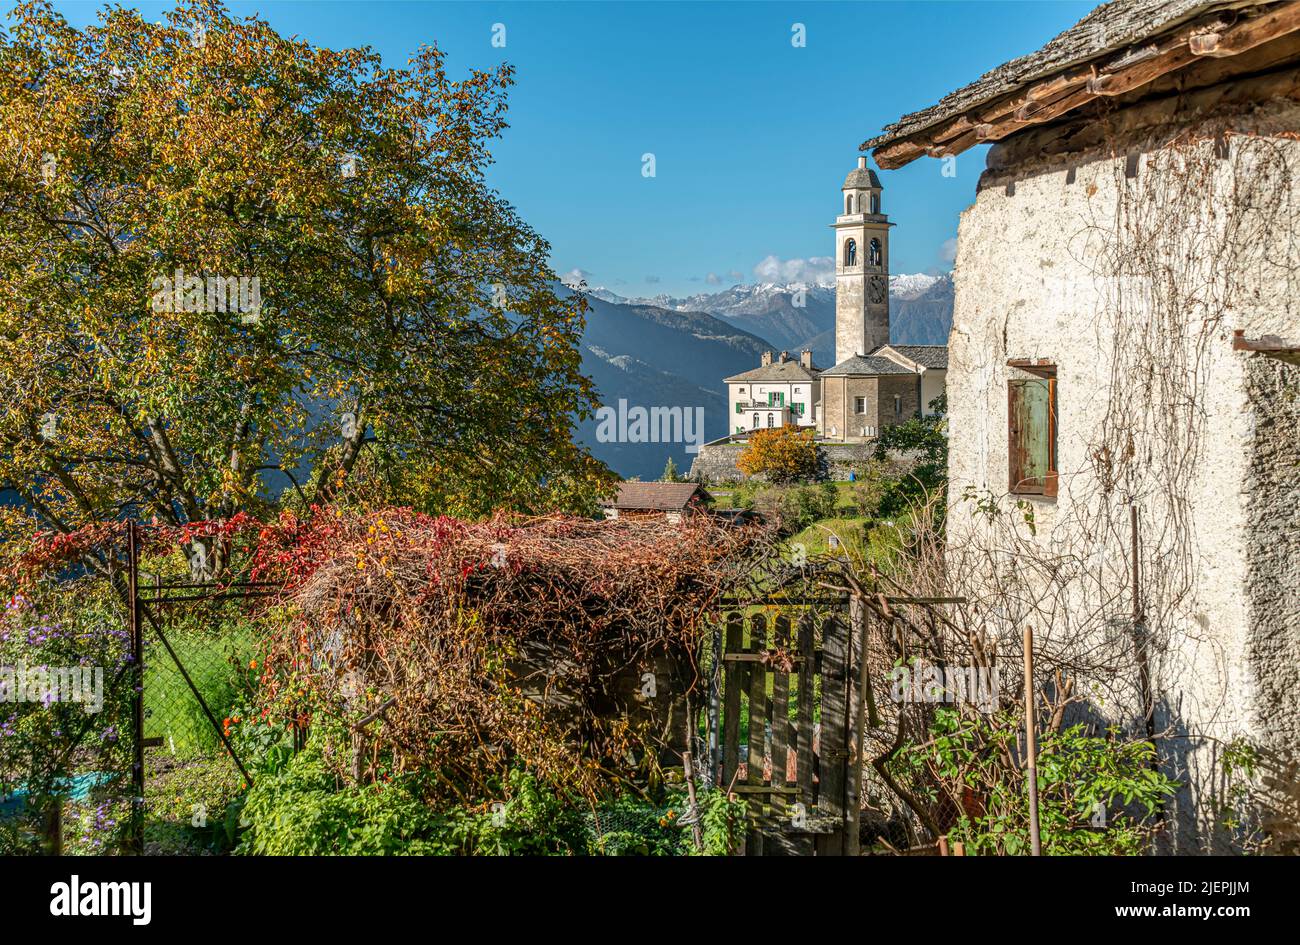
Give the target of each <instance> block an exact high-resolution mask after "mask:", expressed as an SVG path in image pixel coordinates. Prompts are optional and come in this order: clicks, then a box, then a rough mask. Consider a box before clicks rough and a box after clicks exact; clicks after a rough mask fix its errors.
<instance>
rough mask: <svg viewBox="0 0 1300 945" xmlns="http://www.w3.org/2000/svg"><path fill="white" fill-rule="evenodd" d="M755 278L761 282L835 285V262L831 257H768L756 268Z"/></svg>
mask: <svg viewBox="0 0 1300 945" xmlns="http://www.w3.org/2000/svg"><path fill="white" fill-rule="evenodd" d="M754 278H755V279H757V280H758V281H759V282H777V283H790V282H803V283H813V284H815V285H834V284H835V260H834V259H832V258H831V257H830V256H809V257H808V258H807V259H781V258H780V257H779V256H775V255H773V256H766V257H764V258H763V259H762V260H760V261H759V262H758V264H757V265H755V266H754Z"/></svg>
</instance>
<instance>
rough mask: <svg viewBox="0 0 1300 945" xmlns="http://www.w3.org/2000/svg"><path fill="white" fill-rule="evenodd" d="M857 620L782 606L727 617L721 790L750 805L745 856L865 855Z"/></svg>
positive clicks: (838, 611) (844, 613)
mask: <svg viewBox="0 0 1300 945" xmlns="http://www.w3.org/2000/svg"><path fill="white" fill-rule="evenodd" d="M828 604H829V605H830V606H829V607H828V606H827V605H828ZM814 605H816V606H814ZM849 610H850V608H849V606H848V604H847V602H844V601H838V600H832V601H829V602H827V601H804V602H788V601H783V602H782V603H781V604H780V605H773V606H767V607H763V608H762V609H752V608H751V609H749V612H748V613H747V612H745V611H742V610H740V609H736V610H732V611H729V612H727V613H725V614H724V617H723V629H722V633H721V634H720V635H721V637H722V639H721V641H720V642H721V646H720V647H719V648H718V651H719V652H720V653H721V660H720V674H719V675H720V677H721V679H720V687H719V688H720V693H719V696H718V699H719V701H720V706H719V711H718V713H717V716H718V718H717V723H716V724H717V725H718V727H719V728H720V738H719V739H718V745H719V746H720V753H721V764H720V770H718V784H719V786H721V787H722V788H724V789H730V790H731V791H732V792H734V793H736V794H738V795H741V796H743V797H744V798H745V800H746V801H747V802H748V807H749V821H750V824H749V830H748V831H747V834H746V839H745V848H744V852H745V853H746V854H747V855H751V856H754V855H768V856H773V855H776V856H782V855H785V856H790V855H794V856H800V855H804V856H807V855H813V854H817V855H819V856H836V855H856V853H857V852H858V850H857V816H856V815H857V807H858V805H857V792H858V779H857V778H856V777H853V776H851V766H850V759H851V758H853V757H857V756H858V755H859V753H860V746H859V744H858V742H857V740H856V739H857V736H858V733H857V730H858V726H857V725H856V724H855V719H856V706H857V691H858V687H857V686H856V685H855V684H854V682H855V673H854V671H853V669H854V663H855V661H854V659H853V658H852V655H851V653H852V643H853V639H854V632H853V631H854V628H853V625H852V624H853V620H852V619H851V617H850V614H849ZM742 749H743V754H742Z"/></svg>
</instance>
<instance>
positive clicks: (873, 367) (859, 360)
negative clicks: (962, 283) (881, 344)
mask: <svg viewBox="0 0 1300 945" xmlns="http://www.w3.org/2000/svg"><path fill="white" fill-rule="evenodd" d="M876 350H880V349H878V348H877V349H876ZM915 373H916V372H915V371H909V370H908V369H907V368H905V367H903V365H901V364H899V363H898V362H897V361H894V360H891V359H890V358H886V357H885V356H884V355H876V354H865V355H864V354H855V355H854V356H853V357H851V358H845V359H844V360H843V361H841V362H840V363H839V364H837V365H835V367H833V368H827V369H826V370H825V371H822V377H840V376H841V375H845V376H847V375H866V376H868V377H873V376H879V375H882V374H915Z"/></svg>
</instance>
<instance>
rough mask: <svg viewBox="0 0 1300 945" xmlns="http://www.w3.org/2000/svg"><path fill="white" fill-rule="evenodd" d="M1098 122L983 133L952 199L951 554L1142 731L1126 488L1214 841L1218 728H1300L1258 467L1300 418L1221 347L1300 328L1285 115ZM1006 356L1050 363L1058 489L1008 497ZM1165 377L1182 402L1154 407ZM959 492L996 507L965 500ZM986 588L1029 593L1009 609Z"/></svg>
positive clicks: (1296, 161) (1169, 698)
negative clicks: (970, 172) (959, 200)
mask: <svg viewBox="0 0 1300 945" xmlns="http://www.w3.org/2000/svg"><path fill="white" fill-rule="evenodd" d="M1114 118H1115V124H1114V125H1113V127H1112V128H1111V133H1110V134H1107V133H1106V131H1105V129H1101V130H1097V129H1095V128H1090V129H1083V130H1081V131H1080V132H1079V133H1078V134H1077V135H1075V136H1074V137H1073V138H1071V136H1070V135H1069V134H1064V135H1063V134H1061V133H1060V132H1057V131H1047V132H1043V133H1042V134H1041V136H1039V137H1038V138H1030V139H1029V140H1025V138H1024V136H1021V140H1019V141H1016V140H1015V139H1011V141H1009V142H1008V143H1007V145H1006V146H1003V147H1001V148H995V149H994V150H993V151H992V152H990V155H989V166H990V170H989V171H987V172H986V173H985V176H984V179H983V180H982V182H981V189H980V191H979V193H978V196H977V199H976V202H975V204H974V205H973V206H972V207H970V208H969V209H968V210H966V211H965V213H964V214H963V215H962V219H961V225H960V231H959V239H958V254H957V261H956V273H955V283H956V302H955V309H954V318H953V329H952V334H951V337H950V340H949V344H950V348H949V371H948V378H947V389H948V398H949V408H950V418H951V419H950V447H951V451H950V460H949V472H950V478H951V485H950V508H951V512H950V521H949V551H950V554H949V557H950V559H951V560H952V566H953V570H954V574H955V575H958V576H959V578H960V580H962V581H965V582H967V583H968V586H969V588H970V592H971V593H972V595H974V596H980V595H994V594H996V593H1000V594H1002V598H1001V605H1002V608H1003V609H1002V616H1003V618H1004V627H1003V629H1004V632H1005V633H1006V634H1007V639H1008V640H1011V639H1013V638H1014V637H1016V636H1018V634H1019V632H1020V625H1023V623H1024V622H1027V621H1033V622H1034V623H1035V628H1036V630H1038V631H1039V632H1040V633H1041V634H1043V635H1044V636H1045V637H1046V638H1047V643H1046V644H1045V645H1046V646H1047V647H1048V648H1049V649H1050V648H1051V647H1052V646H1056V647H1058V649H1059V650H1060V651H1061V652H1062V653H1067V654H1070V653H1073V654H1076V656H1077V659H1078V660H1079V661H1080V662H1081V663H1090V665H1092V666H1093V667H1094V673H1095V676H1096V683H1097V686H1099V687H1101V688H1102V689H1103V690H1104V692H1105V697H1103V696H1102V694H1101V691H1100V690H1099V691H1098V692H1097V693H1096V694H1095V697H1094V699H1093V705H1092V706H1091V707H1092V708H1093V709H1094V711H1097V712H1098V713H1100V714H1102V715H1106V716H1109V717H1112V718H1117V719H1120V720H1122V721H1126V722H1128V723H1131V724H1132V723H1135V722H1136V720H1137V718H1138V717H1139V715H1138V714H1135V713H1136V710H1138V709H1139V708H1140V706H1139V705H1137V704H1135V702H1134V696H1135V690H1134V686H1133V681H1134V680H1135V677H1136V669H1135V665H1134V660H1133V647H1132V644H1131V642H1130V641H1129V640H1128V638H1127V636H1126V635H1125V633H1124V632H1118V630H1117V628H1120V629H1122V628H1124V627H1125V626H1127V625H1130V618H1129V613H1130V612H1131V606H1132V603H1131V599H1130V596H1129V593H1128V569H1129V564H1130V562H1129V555H1128V552H1127V547H1128V541H1129V530H1128V521H1129V520H1128V505H1129V503H1130V502H1132V503H1133V504H1136V506H1137V507H1138V509H1139V513H1140V529H1141V532H1140V533H1141V536H1142V551H1141V555H1140V557H1141V561H1142V568H1143V571H1144V578H1143V595H1144V599H1145V603H1146V606H1147V608H1148V610H1149V611H1150V617H1149V622H1150V624H1151V628H1152V629H1151V632H1152V634H1153V637H1152V647H1153V668H1154V672H1155V688H1156V701H1157V705H1158V709H1157V719H1158V727H1160V728H1165V727H1168V728H1169V729H1170V730H1171V732H1172V734H1174V735H1176V736H1177V737H1176V738H1174V739H1171V740H1170V741H1167V742H1164V743H1163V744H1164V745H1165V748H1166V755H1167V758H1166V771H1167V773H1170V774H1171V775H1172V776H1175V777H1178V778H1179V779H1181V780H1184V781H1185V782H1187V783H1188V785H1189V787H1188V789H1187V790H1186V791H1185V792H1184V793H1183V794H1182V795H1181V796H1180V797H1179V799H1178V801H1177V802H1176V804H1175V805H1174V811H1173V812H1174V814H1175V815H1176V816H1175V818H1174V820H1175V827H1174V829H1172V830H1171V831H1170V836H1171V837H1172V842H1173V843H1174V845H1175V846H1176V847H1177V848H1179V849H1181V850H1185V851H1191V850H1197V849H1210V848H1217V847H1218V846H1219V845H1220V844H1221V842H1222V841H1223V840H1224V837H1222V836H1221V835H1216V834H1215V833H1214V832H1213V831H1211V830H1208V829H1207V828H1206V822H1207V820H1208V819H1209V816H1210V809H1211V807H1212V805H1213V803H1214V802H1215V801H1216V800H1218V799H1219V798H1218V797H1217V795H1216V791H1217V790H1218V789H1219V788H1218V786H1217V782H1216V778H1217V777H1218V775H1219V774H1220V771H1219V769H1218V768H1217V767H1216V766H1217V764H1218V760H1219V759H1220V758H1221V756H1222V752H1223V745H1224V743H1226V742H1229V741H1231V740H1232V739H1234V738H1237V737H1239V736H1245V737H1247V738H1249V739H1251V740H1253V741H1255V742H1267V743H1269V744H1271V745H1276V746H1278V750H1280V751H1289V752H1292V753H1294V751H1295V750H1296V746H1297V745H1298V744H1300V705H1298V703H1297V699H1298V698H1300V697H1298V695H1297V682H1298V680H1297V668H1296V666H1297V664H1296V657H1297V647H1300V640H1298V635H1297V628H1296V618H1295V616H1294V615H1295V613H1296V608H1295V597H1294V592H1290V593H1289V594H1288V593H1287V592H1280V591H1277V590H1276V589H1270V588H1269V587H1268V585H1270V584H1272V583H1273V582H1275V581H1277V580H1279V579H1281V580H1287V579H1290V581H1291V585H1290V586H1291V587H1292V588H1294V587H1295V586H1296V585H1295V576H1296V561H1297V558H1300V542H1298V539H1297V533H1296V528H1295V524H1294V520H1295V512H1294V509H1295V507H1296V501H1295V499H1296V496H1295V485H1294V483H1295V476H1294V473H1292V474H1291V478H1290V479H1286V480H1285V481H1284V482H1278V481H1277V480H1275V479H1269V478H1268V477H1269V475H1270V474H1269V473H1268V472H1267V470H1269V469H1271V468H1272V465H1271V464H1272V463H1273V462H1274V461H1275V460H1281V461H1287V460H1288V457H1294V449H1295V447H1294V438H1295V437H1296V435H1297V433H1296V431H1297V424H1296V422H1295V421H1294V419H1291V420H1289V421H1286V420H1283V419H1282V418H1279V417H1277V416H1276V415H1275V413H1276V410H1275V407H1276V404H1275V391H1276V388H1277V387H1278V386H1279V384H1281V383H1282V381H1279V380H1277V379H1276V378H1273V379H1272V380H1270V378H1272V375H1271V374H1269V373H1268V372H1263V373H1261V374H1260V377H1259V378H1255V375H1253V374H1252V373H1251V370H1254V369H1249V370H1248V362H1249V361H1250V360H1251V358H1252V357H1253V356H1250V355H1247V354H1244V353H1242V352H1234V351H1233V350H1232V344H1231V342H1232V332H1233V330H1234V329H1244V330H1245V331H1246V334H1247V335H1248V336H1250V337H1256V336H1260V335H1269V334H1272V335H1280V336H1282V337H1291V338H1295V337H1298V336H1300V308H1298V306H1300V281H1298V275H1297V274H1298V273H1300V248H1298V239H1300V237H1298V235H1297V229H1298V227H1297V222H1296V221H1297V219H1300V203H1297V194H1296V193H1295V192H1294V191H1295V190H1296V189H1297V188H1300V183H1298V182H1297V181H1298V179H1300V141H1298V140H1296V138H1295V137H1294V136H1295V133H1296V131H1297V130H1300V106H1297V105H1296V104H1295V103H1294V102H1278V103H1271V104H1269V105H1266V106H1264V107H1261V108H1240V107H1238V108H1236V109H1235V110H1234V111H1231V112H1229V113H1223V112H1221V111H1219V112H1215V111H1213V110H1212V109H1209V108H1208V107H1207V109H1203V110H1200V111H1199V112H1198V108H1197V103H1196V101H1193V100H1188V101H1183V102H1179V101H1178V100H1176V99H1175V100H1172V101H1166V102H1163V103H1159V104H1157V105H1155V106H1149V107H1139V108H1135V109H1130V110H1128V112H1127V113H1126V112H1121V113H1119V114H1118V115H1117V116H1114ZM1180 120H1181V121H1180ZM1097 124H1099V123H1097V122H1093V125H1097ZM1088 136H1091V138H1092V139H1094V140H1093V143H1092V144H1089V143H1088ZM1107 139H1109V140H1107ZM1216 139H1217V140H1216ZM1098 142H1100V143H1098ZM1192 181H1195V182H1196V184H1195V186H1196V188H1197V190H1196V192H1194V193H1186V192H1183V188H1185V187H1187V186H1188V185H1189V183H1190V182H1192ZM1184 234H1186V235H1187V236H1188V239H1187V241H1186V244H1185V245H1182V244H1180V242H1179V240H1180V237H1181V236H1182V235H1184ZM1153 241H1154V242H1159V243H1160V245H1164V243H1163V242H1160V241H1167V242H1168V244H1169V246H1170V247H1171V248H1170V251H1169V254H1168V258H1167V259H1165V260H1164V264H1163V265H1161V266H1160V267H1158V268H1157V270H1156V271H1148V270H1146V269H1144V268H1143V267H1142V266H1141V265H1132V264H1130V261H1137V262H1139V263H1140V262H1141V261H1143V260H1149V259H1150V257H1151V253H1150V250H1151V246H1152V244H1153ZM1228 283H1231V284H1228ZM1171 299H1173V300H1176V301H1177V304H1174V305H1171V304H1170V300H1171ZM1147 351H1150V352H1151V353H1152V356H1150V357H1142V356H1141V355H1142V354H1143V352H1147ZM1012 358H1032V359H1045V360H1048V361H1050V362H1053V363H1055V364H1056V365H1057V366H1058V427H1059V440H1058V455H1059V463H1058V467H1059V470H1060V495H1059V497H1058V498H1057V499H1055V500H1048V499H1031V500H1028V503H1027V505H1023V506H1019V507H1017V506H1016V504H1015V502H1014V501H1013V500H1012V499H1010V498H1008V497H1007V496H1006V493H1007V489H1008V483H1007V458H1006V457H1007V399H1006V398H1007V394H1006V380H1007V376H1008V368H1007V361H1008V359H1012ZM1270 370H1271V371H1274V372H1280V374H1281V375H1283V380H1285V381H1286V383H1291V384H1294V383H1295V381H1296V378H1297V376H1300V368H1294V367H1290V366H1283V367H1278V368H1274V369H1270ZM1171 389H1172V390H1176V391H1185V392H1186V393H1187V398H1186V399H1187V401H1188V402H1186V403H1178V402H1176V399H1175V402H1173V403H1160V402H1158V399H1159V398H1160V396H1161V395H1167V394H1168V393H1169V391H1170V390H1171ZM1270 417H1271V418H1272V419H1271V420H1269V419H1268V418H1270ZM1171 418H1172V419H1174V420H1177V421H1178V422H1177V423H1171V422H1169V421H1170V420H1171ZM1265 479H1268V483H1267V485H1264V481H1265ZM968 490H973V492H974V493H976V494H979V495H982V496H985V497H987V498H989V499H992V500H994V501H995V503H996V507H997V508H1000V509H1001V510H1002V511H1001V512H1000V513H997V514H988V512H987V506H986V510H985V511H983V512H982V511H979V510H978V509H977V507H976V503H975V502H973V501H970V499H969V498H968ZM1022 498H1023V497H1022ZM1288 503H1289V506H1288ZM1029 516H1032V523H1030V522H1029V521H1027V518H1028V517H1029ZM1268 522H1272V523H1274V524H1273V526H1271V527H1269V529H1268V533H1267V534H1268V536H1269V538H1268V541H1269V543H1270V549H1271V550H1270V551H1269V553H1268V554H1267V555H1265V556H1264V557H1263V558H1261V557H1260V551H1261V546H1260V542H1261V540H1263V539H1262V538H1261V529H1262V528H1264V527H1265V523H1268ZM1288 523H1289V524H1288ZM1026 554H1028V555H1034V556H1036V559H1037V560H1039V561H1042V562H1050V566H1044V567H1037V566H1032V567H1031V566H1029V565H1028V564H1027V563H1026V558H1025V557H1024V555H1026ZM963 562H964V563H963ZM996 582H1001V583H1002V584H1003V585H1004V587H1005V586H1006V585H1007V584H1016V586H1017V587H1020V586H1021V585H1023V587H1024V588H1025V590H1024V592H1023V593H1022V594H1020V596H1018V597H1016V598H1015V599H1011V600H1008V599H1007V598H1006V596H1005V590H1003V591H999V592H994V591H993V590H992V587H991V586H992V585H993V584H994V583H996ZM1266 641H1268V642H1266ZM1085 650H1086V653H1085ZM1085 657H1086V658H1085ZM1257 700H1259V701H1258V702H1257Z"/></svg>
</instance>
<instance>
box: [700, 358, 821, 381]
mask: <svg viewBox="0 0 1300 945" xmlns="http://www.w3.org/2000/svg"><path fill="white" fill-rule="evenodd" d="M819 373H820V371H819V369H818V368H817V366H816V365H813V369H812V370H811V371H809V370H807V369H806V368H805V367H804V366H803V365H801V364H800V363H799V362H798V361H794V360H791V361H774V362H773V363H771V364H764V365H763V366H762V367H756V368H754V369H753V370H752V371H745V372H744V373H743V374H733V375H732V376H731V377H728V378H724V379H723V383H724V384H739V383H740V382H741V381H776V382H778V383H780V382H789V383H797V382H799V381H815V380H817V375H818V374H819Z"/></svg>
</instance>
